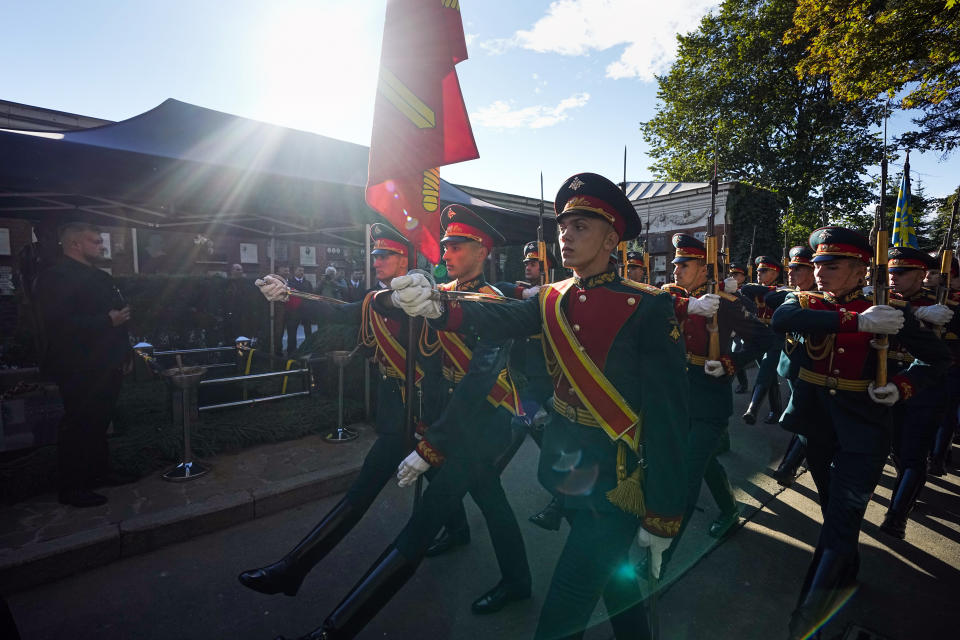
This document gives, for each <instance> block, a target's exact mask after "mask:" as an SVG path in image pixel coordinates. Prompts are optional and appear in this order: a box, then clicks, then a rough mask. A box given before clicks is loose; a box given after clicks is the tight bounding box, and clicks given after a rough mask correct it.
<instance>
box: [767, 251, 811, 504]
mask: <svg viewBox="0 0 960 640" xmlns="http://www.w3.org/2000/svg"><path fill="white" fill-rule="evenodd" d="M791 290H793V291H816V290H817V281H816V279H815V278H814V277H813V249H811V248H810V247H804V246H796V247H791V249H790V262H789V264H787V288H785V289H784V288H781V289H778V290H777V291H776V292H774V293H770V294H768V295H767V298H766V303H767V305H768V306H770V307H773V308H774V310H776V308H777V307H779V306H780V305H781V304H783V301H784V300H785V299H786V297H787V294H788V293H789V292H790V291H791ZM778 337H779V338H780V339H781V342H782V343H783V351H781V353H780V364H779V365H778V366H777V373H778V374H779V375H780V376H782V377H783V379H784V380H785V381H786V382H787V388H788V389H789V390H790V395H791V396H792V395H793V383H794V382H795V381H796V379H797V372H798V371H799V370H800V367H799V364H798V360H799V358H796V359H795V358H793V357H791V356H793V355H794V354H795V353H796V349H797V347H798V346H799V343H798V342H796V341H794V340H792V339H791V341H790V342H786V336H783V335H781V334H778ZM797 355H798V356H799V354H797ZM788 401H789V399H788ZM806 444H807V439H806V438H805V437H804V436H802V435H799V434H796V433H795V434H793V437H791V438H790V443H789V444H788V445H787V451H786V452H785V453H784V454H783V459H782V460H781V461H780V464H779V465H777V468H776V470H774V472H773V473H772V474H771V475H772V476H773V478H774V480H776V481H777V484H779V485H780V486H782V487H789V486H790V485H792V484H793V481H794V480H795V479H796V477H797V470H798V469H799V468H800V465H801V464H802V463H803V459H804V456H805V453H804V452H805V451H806Z"/></svg>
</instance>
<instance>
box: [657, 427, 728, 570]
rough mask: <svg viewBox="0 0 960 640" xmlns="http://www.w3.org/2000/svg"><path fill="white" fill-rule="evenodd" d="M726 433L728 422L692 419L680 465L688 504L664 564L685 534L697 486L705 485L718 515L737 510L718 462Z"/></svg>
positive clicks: (694, 505)
mask: <svg viewBox="0 0 960 640" xmlns="http://www.w3.org/2000/svg"><path fill="white" fill-rule="evenodd" d="M726 432H727V418H714V419H711V420H708V419H706V418H691V419H690V432H689V433H688V434H687V448H686V451H685V452H684V457H683V464H684V468H685V469H686V472H687V502H686V509H685V511H684V512H683V521H682V523H681V524H680V530H679V531H678V532H677V535H676V536H675V537H674V539H673V544H672V545H670V548H669V549H668V550H667V552H666V553H665V554H664V564H666V562H667V561H668V560H669V559H670V558H672V557H673V554H674V553H675V552H676V548H677V545H678V544H679V543H680V540H681V539H682V537H683V532H684V531H686V529H687V525H689V524H690V519H691V518H692V517H693V512H694V510H696V507H697V499H698V498H699V497H700V485H701V483H703V482H705V483H706V485H707V489H709V490H710V495H711V496H713V500H714V502H716V503H717V507H719V508H720V513H722V514H728V513H733V512H734V511H736V509H737V500H736V498H735V497H734V495H733V488H732V487H731V486H730V480H729V479H728V478H727V472H726V470H725V469H724V468H723V465H722V464H721V463H720V460H718V459H717V455H718V452H719V449H720V443H721V441H722V439H723V436H724V434H725V433H726Z"/></svg>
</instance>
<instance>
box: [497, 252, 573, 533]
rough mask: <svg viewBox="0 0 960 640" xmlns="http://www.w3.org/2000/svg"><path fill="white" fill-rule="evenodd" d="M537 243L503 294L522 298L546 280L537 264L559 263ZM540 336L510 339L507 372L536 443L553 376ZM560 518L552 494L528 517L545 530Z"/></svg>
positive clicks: (500, 286)
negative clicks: (521, 274) (519, 278)
mask: <svg viewBox="0 0 960 640" xmlns="http://www.w3.org/2000/svg"><path fill="white" fill-rule="evenodd" d="M538 247H539V243H538V242H537V241H536V240H534V241H532V242H528V243H527V244H525V245H524V247H523V270H524V278H525V279H526V281H525V282H517V283H515V284H514V283H508V282H498V283H497V284H496V285H495V286H496V287H497V288H498V289H500V290H501V291H503V293H504V295H506V296H508V297H511V298H516V299H518V300H526V299H527V298H530V297H533V296H535V295H537V294H538V292H539V291H540V285H541V283H543V282H545V281H546V279H545V278H543V277H541V271H540V269H541V265H542V266H543V267H544V268H545V269H546V271H545V272H544V275H545V274H547V273H550V270H552V269H556V268H557V267H559V266H560V261H559V260H557V258H556V256H554V255H553V252H552V251H550V250H549V249H547V251H546V255H545V256H543V257H541V256H540V251H539V248H538ZM541 339H542V336H541V335H540V334H537V335H535V336H529V337H527V338H518V339H516V340H515V341H514V344H513V349H511V351H510V371H511V373H513V374H519V375H516V376H515V380H516V381H517V386H518V388H519V391H520V401H521V402H522V403H523V410H524V413H525V414H526V415H525V416H523V417H522V418H517V420H521V419H522V420H523V421H524V424H525V425H526V427H527V429H528V430H529V433H530V437H531V438H532V439H533V441H534V442H536V443H537V446H538V447H539V446H540V443H541V442H542V441H543V424H544V422H545V419H546V412H545V410H544V409H543V406H544V404H545V403H546V401H547V400H548V399H549V398H550V396H551V395H552V394H553V379H552V378H551V377H550V374H549V373H547V365H546V361H545V360H544V358H543V344H542V340H541ZM562 518H563V500H562V499H560V498H557V497H554V498H552V499H551V500H550V502H549V503H548V504H547V506H545V507H544V508H543V509H541V510H540V511H538V512H537V513H535V514H533V515H532V516H530V517H529V518H528V519H529V520H530V522H532V523H533V524H535V525H537V526H538V527H540V528H541V529H546V530H547V531H556V530H558V529H559V528H560V521H561V520H562Z"/></svg>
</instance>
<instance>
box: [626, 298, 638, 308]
mask: <svg viewBox="0 0 960 640" xmlns="http://www.w3.org/2000/svg"><path fill="white" fill-rule="evenodd" d="M627 304H628V305H630V306H631V307H632V306H633V305H635V304H637V299H636V298H627Z"/></svg>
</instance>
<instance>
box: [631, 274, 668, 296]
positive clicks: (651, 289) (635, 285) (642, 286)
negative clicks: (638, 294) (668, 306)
mask: <svg viewBox="0 0 960 640" xmlns="http://www.w3.org/2000/svg"><path fill="white" fill-rule="evenodd" d="M621 282H623V284H625V285H627V286H628V287H630V288H631V289H637V290H638V291H643V292H644V293H647V294H650V295H651V296H657V295H660V294H661V293H666V291H664V290H663V289H660V288H658V287H655V286H653V285H652V284H646V283H643V282H637V281H636V280H630V279H629V278H624V279H623V280H621Z"/></svg>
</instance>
